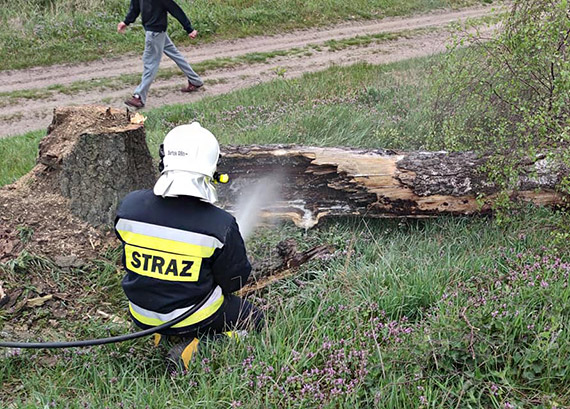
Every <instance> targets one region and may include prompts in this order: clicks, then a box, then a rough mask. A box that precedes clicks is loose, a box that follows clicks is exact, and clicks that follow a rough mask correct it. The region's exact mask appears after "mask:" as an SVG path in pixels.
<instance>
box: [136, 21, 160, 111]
mask: <svg viewBox="0 0 570 409" xmlns="http://www.w3.org/2000/svg"><path fill="white" fill-rule="evenodd" d="M166 38H167V35H166V32H162V33H157V32H154V31H147V32H146V35H145V43H144V53H143V58H142V60H143V74H142V80H141V83H140V84H139V86H138V87H137V88H136V89H135V92H134V93H133V94H134V95H139V96H140V99H141V101H142V103H143V104H146V97H147V95H148V91H149V89H150V86H151V84H152V81H153V80H154V77H156V73H157V72H158V67H159V65H160V59H161V58H162V52H163V50H164V44H165V39H166Z"/></svg>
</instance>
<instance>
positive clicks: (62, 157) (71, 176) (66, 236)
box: [0, 106, 157, 264]
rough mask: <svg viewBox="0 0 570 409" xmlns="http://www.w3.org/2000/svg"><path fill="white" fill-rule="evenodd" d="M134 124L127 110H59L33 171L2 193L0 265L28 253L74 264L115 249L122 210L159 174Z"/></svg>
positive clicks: (139, 126) (139, 125)
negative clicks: (135, 192)
mask: <svg viewBox="0 0 570 409" xmlns="http://www.w3.org/2000/svg"><path fill="white" fill-rule="evenodd" d="M137 122H139V121H137V118H133V117H131V114H130V113H129V112H128V111H127V110H117V109H112V108H106V107H100V106H81V107H64V108H56V109H55V111H54V118H53V122H52V124H51V125H50V126H49V128H48V134H47V135H46V136H45V137H44V138H43V139H42V141H41V143H40V148H39V156H38V160H37V164H36V166H35V167H34V168H33V169H32V170H31V171H30V172H29V173H28V174H27V175H25V176H24V177H22V178H21V179H20V180H18V181H17V182H16V183H14V184H12V185H9V186H4V187H2V188H0V261H4V260H6V259H12V258H15V257H17V256H18V254H19V253H20V252H21V251H22V250H24V249H25V250H27V251H28V252H31V253H35V254H40V255H44V256H48V257H50V258H52V259H55V260H56V261H57V260H63V259H62V257H64V258H66V260H64V261H62V262H64V263H71V264H73V263H76V262H79V261H78V260H79V259H85V258H93V257H96V256H98V255H99V253H100V252H101V251H102V250H103V249H105V248H106V247H107V246H109V245H116V244H117V242H116V239H115V238H114V235H113V234H111V233H110V231H109V230H110V229H109V228H108V227H110V226H111V225H112V223H113V221H114V218H115V211H116V207H117V205H118V204H119V203H120V201H121V200H122V198H123V197H124V196H125V195H126V194H127V193H129V192H130V191H132V190H137V189H142V188H150V187H152V186H153V184H154V182H155V180H156V176H157V171H156V170H155V166H154V165H153V162H152V158H151V156H150V153H149V151H148V147H147V145H146V139H145V131H144V127H143V125H142V123H137ZM101 227H103V228H101ZM68 259H69V260H68Z"/></svg>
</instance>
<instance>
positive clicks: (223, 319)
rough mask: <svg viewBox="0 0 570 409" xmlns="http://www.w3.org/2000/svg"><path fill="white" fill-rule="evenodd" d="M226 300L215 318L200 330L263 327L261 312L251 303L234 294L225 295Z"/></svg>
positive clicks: (214, 330) (257, 329) (209, 331)
mask: <svg viewBox="0 0 570 409" xmlns="http://www.w3.org/2000/svg"><path fill="white" fill-rule="evenodd" d="M225 297H226V302H225V304H224V305H223V306H222V307H221V308H220V312H219V313H218V314H217V315H216V318H215V319H214V320H213V321H212V322H211V323H209V324H208V325H207V326H206V327H202V328H200V332H202V331H205V332H208V333H221V332H225V331H231V330H255V331H259V330H261V328H262V327H263V321H264V317H263V313H262V312H261V311H260V310H259V309H257V308H256V307H255V306H254V305H253V304H251V303H249V302H248V301H246V300H244V299H243V298H240V297H237V296H235V295H226V296H225Z"/></svg>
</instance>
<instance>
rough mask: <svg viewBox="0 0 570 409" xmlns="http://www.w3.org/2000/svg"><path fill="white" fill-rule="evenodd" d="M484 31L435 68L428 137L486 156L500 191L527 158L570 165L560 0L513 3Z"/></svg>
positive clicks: (568, 67)
mask: <svg viewBox="0 0 570 409" xmlns="http://www.w3.org/2000/svg"><path fill="white" fill-rule="evenodd" d="M485 31H489V30H484V31H477V33H476V34H468V35H467V36H463V37H462V38H458V39H457V40H456V41H455V43H454V45H453V46H452V49H453V50H454V51H456V52H453V53H450V54H449V55H448V56H447V57H446V59H445V60H444V63H443V65H442V67H440V70H437V72H438V74H437V75H438V77H437V78H436V80H435V87H436V89H437V97H436V98H435V102H434V112H435V118H434V123H433V125H434V128H433V132H434V135H442V136H443V138H444V141H445V145H446V148H447V149H450V150H465V149H475V150H478V151H480V152H485V153H491V157H490V159H491V160H490V163H489V165H488V168H487V171H488V172H489V174H490V176H491V177H492V179H493V181H494V182H495V183H497V184H498V185H499V186H501V187H502V188H503V189H504V190H505V191H508V190H510V189H514V188H516V181H517V180H518V175H519V173H520V171H521V166H520V165H521V164H523V163H525V162H526V163H528V160H529V159H530V160H531V161H533V160H537V159H538V158H539V156H542V157H544V156H546V157H547V158H548V159H549V160H551V161H554V162H557V163H563V164H566V165H568V164H570V151H569V150H568V145H569V143H570V117H569V114H570V112H569V111H570V64H569V61H568V51H569V50H568V47H569V45H570V12H569V9H568V2H567V0H515V1H514V2H513V4H512V8H511V10H510V12H509V13H508V14H506V15H505V17H504V18H503V21H502V24H501V25H500V28H499V32H498V34H497V36H496V37H495V38H494V39H491V40H489V41H487V40H488V39H487V38H486V35H488V34H485ZM465 44H469V45H470V46H469V47H468V48H466V49H463V46H464V45H465ZM569 186H570V184H569V180H568V178H567V179H566V180H564V181H562V183H561V184H560V186H559V187H560V189H562V190H564V191H566V192H570V189H569Z"/></svg>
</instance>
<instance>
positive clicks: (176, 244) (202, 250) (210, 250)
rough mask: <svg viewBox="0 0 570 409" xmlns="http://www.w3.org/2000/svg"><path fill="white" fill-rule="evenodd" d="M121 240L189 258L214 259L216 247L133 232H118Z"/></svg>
mask: <svg viewBox="0 0 570 409" xmlns="http://www.w3.org/2000/svg"><path fill="white" fill-rule="evenodd" d="M117 231H118V232H119V234H120V236H121V239H122V240H123V241H124V242H125V243H127V244H132V245H134V246H138V247H145V248H149V249H155V250H160V251H167V252H169V253H177V254H184V255H188V256H194V257H201V258H208V257H212V255H213V254H214V251H216V247H206V246H199V245H196V244H190V243H184V242H181V241H175V240H168V239H161V238H159V237H152V236H146V235H144V234H139V233H133V232H132V231H126V230H117Z"/></svg>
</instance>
